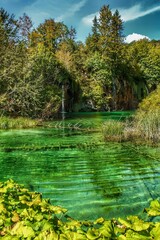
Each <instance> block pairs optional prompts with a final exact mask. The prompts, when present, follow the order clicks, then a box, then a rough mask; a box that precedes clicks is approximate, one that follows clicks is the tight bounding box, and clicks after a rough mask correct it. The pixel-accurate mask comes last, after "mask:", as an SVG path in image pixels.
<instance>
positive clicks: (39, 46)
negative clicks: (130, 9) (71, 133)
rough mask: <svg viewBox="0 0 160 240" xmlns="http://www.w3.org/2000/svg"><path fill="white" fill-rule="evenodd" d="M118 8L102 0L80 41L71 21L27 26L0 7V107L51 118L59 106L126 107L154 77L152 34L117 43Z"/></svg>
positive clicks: (159, 70) (159, 51) (7, 112)
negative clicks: (86, 32)
mask: <svg viewBox="0 0 160 240" xmlns="http://www.w3.org/2000/svg"><path fill="white" fill-rule="evenodd" d="M124 39H125V36H124V35H123V21H122V19H121V16H120V14H119V12H118V11H117V10H116V11H115V12H114V13H112V12H111V10H110V8H109V6H108V5H105V6H103V7H102V8H101V9H100V11H99V17H98V18H97V17H95V18H94V20H93V25H92V29H91V33H90V34H89V35H88V37H87V38H86V40H85V42H84V43H83V42H80V41H77V40H76V30H75V29H74V27H70V28H68V27H67V26H66V25H65V24H64V23H63V22H56V21H55V20H54V19H46V20H45V21H44V22H43V23H41V24H40V25H39V26H38V27H36V28H33V23H32V20H31V19H30V17H29V16H27V15H26V14H25V13H24V14H23V16H22V17H20V18H19V19H15V16H14V15H13V14H12V15H10V14H9V13H8V12H7V11H5V9H3V8H1V9H0V63H1V64H0V85H1V88H0V113H1V115H3V116H10V117H17V116H22V117H31V118H39V119H52V118H56V117H57V116H58V113H59V112H61V99H62V90H64V96H65V110H66V111H67V112H74V111H113V110H134V109H136V108H137V106H138V104H139V103H140V102H141V101H142V99H144V98H145V97H146V96H147V95H148V94H149V93H150V92H152V91H154V90H155V89H156V88H157V86H158V84H159V81H160V41H156V40H152V41H149V40H147V39H142V40H139V41H137V42H132V43H130V44H127V43H125V41H124Z"/></svg>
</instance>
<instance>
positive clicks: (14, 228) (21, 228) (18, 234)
mask: <svg viewBox="0 0 160 240" xmlns="http://www.w3.org/2000/svg"><path fill="white" fill-rule="evenodd" d="M75 211H76V210H75ZM144 211H145V212H146V214H147V215H148V221H144V220H142V219H140V218H139V217H138V216H129V217H127V218H126V219H122V218H118V219H112V220H105V219H104V218H99V219H97V220H95V221H94V222H91V221H78V220H75V219H72V218H71V217H69V216H68V214H66V212H67V210H66V209H64V208H62V207H59V206H53V205H51V204H50V201H49V200H48V199H43V198H42V195H41V194H40V193H38V192H30V191H29V190H28V189H26V188H24V186H22V185H19V184H17V183H15V182H14V181H13V180H8V181H6V182H1V183H0V238H2V239H6V240H10V239H12V240H18V239H28V240H32V239H35V240H44V239H45V240H53V239H54V240H84V239H90V240H94V239H108V240H109V239H113V240H114V239H117V240H131V239H137V240H138V239H139V240H143V239H144V240H147V239H150V240H151V239H154V240H159V239H160V222H158V221H157V222H155V221H149V219H150V218H151V217H152V218H154V217H157V216H160V202H159V201H158V200H154V201H152V202H151V204H150V207H149V208H147V209H145V210H144Z"/></svg>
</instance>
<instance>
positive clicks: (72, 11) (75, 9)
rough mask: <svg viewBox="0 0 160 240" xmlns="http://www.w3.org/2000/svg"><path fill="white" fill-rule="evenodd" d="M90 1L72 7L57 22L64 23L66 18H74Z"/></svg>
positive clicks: (83, 0) (84, 0)
mask: <svg viewBox="0 0 160 240" xmlns="http://www.w3.org/2000/svg"><path fill="white" fill-rule="evenodd" d="M87 1H88V0H82V1H80V2H79V3H76V4H73V5H71V6H70V7H69V8H68V9H67V11H66V12H65V13H64V14H62V15H60V16H59V17H58V18H56V20H57V21H62V20H64V19H65V18H68V17H72V16H74V14H75V13H76V12H78V11H79V10H80V9H81V8H82V7H83V6H84V5H85V4H86V2H87Z"/></svg>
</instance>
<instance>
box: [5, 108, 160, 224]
mask: <svg viewBox="0 0 160 240" xmlns="http://www.w3.org/2000/svg"><path fill="white" fill-rule="evenodd" d="M128 115H129V113H128V112H119V113H116V112H115V113H88V114H83V113H81V114H72V115H70V116H69V117H68V118H67V119H66V120H65V121H64V122H62V121H56V122H50V123H48V126H49V127H45V128H42V127H39V128H36V129H24V130H6V131H0V166H1V167H0V181H6V180H7V179H10V178H12V179H13V180H15V181H16V182H18V183H21V184H24V185H25V186H26V187H27V188H29V189H30V190H31V191H38V192H41V193H42V194H43V197H44V198H50V199H51V202H52V204H54V205H59V206H62V207H65V208H67V209H68V215H70V216H71V217H73V218H76V219H79V220H82V219H83V220H84V219H89V220H94V219H96V218H99V217H105V218H113V217H118V216H121V217H124V216H126V215H135V214H139V213H141V212H142V210H143V209H144V207H148V205H149V202H150V201H151V200H152V199H155V198H159V196H160V149H158V148H151V147H147V146H134V145H133V144H132V143H112V142H109V143H105V142H104V140H103V133H102V132H101V131H90V129H93V128H94V129H97V127H99V126H100V125H101V124H103V122H105V121H107V120H108V119H116V120H124V119H125V118H126V116H128ZM62 127H64V128H62Z"/></svg>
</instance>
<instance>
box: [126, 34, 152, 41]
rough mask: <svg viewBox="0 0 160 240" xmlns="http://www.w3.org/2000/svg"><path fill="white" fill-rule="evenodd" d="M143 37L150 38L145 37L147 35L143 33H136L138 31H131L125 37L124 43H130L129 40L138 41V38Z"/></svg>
mask: <svg viewBox="0 0 160 240" xmlns="http://www.w3.org/2000/svg"><path fill="white" fill-rule="evenodd" d="M144 38H146V39H148V40H150V38H149V37H147V36H145V35H141V34H138V33H132V34H130V35H128V36H127V37H126V38H125V40H124V41H125V42H126V43H131V42H133V41H138V40H140V39H144Z"/></svg>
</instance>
